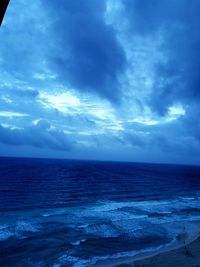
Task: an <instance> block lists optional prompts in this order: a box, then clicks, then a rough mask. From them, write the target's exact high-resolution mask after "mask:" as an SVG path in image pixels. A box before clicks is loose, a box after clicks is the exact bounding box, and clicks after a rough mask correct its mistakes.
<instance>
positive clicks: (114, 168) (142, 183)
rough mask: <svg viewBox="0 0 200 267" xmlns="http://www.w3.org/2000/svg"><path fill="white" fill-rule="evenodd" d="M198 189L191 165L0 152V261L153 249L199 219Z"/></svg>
mask: <svg viewBox="0 0 200 267" xmlns="http://www.w3.org/2000/svg"><path fill="white" fill-rule="evenodd" d="M199 193H200V167H195V166H178V165H159V164H134V163H112V162H92V161H67V160H46V159H45V160H44V159H14V158H0V266H1V267H2V266H20V267H23V266H54V267H58V266H91V265H92V264H95V263H96V262H98V261H99V260H104V259H108V258H113V259H116V258H119V257H123V256H133V255H135V254H137V253H138V252H140V251H146V250H149V249H156V248H158V247H160V246H162V245H165V244H169V243H170V242H172V241H173V240H174V238H175V237H176V235H177V234H179V233H180V232H181V231H183V225H184V224H185V223H186V222H188V221H193V220H199V219H200V195H199ZM172 226H173V227H172Z"/></svg>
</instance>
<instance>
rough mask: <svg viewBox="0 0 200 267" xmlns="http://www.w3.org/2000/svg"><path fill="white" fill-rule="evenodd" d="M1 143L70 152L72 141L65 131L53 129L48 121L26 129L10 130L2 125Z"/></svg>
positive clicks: (0, 128)
mask: <svg viewBox="0 0 200 267" xmlns="http://www.w3.org/2000/svg"><path fill="white" fill-rule="evenodd" d="M0 142H1V143H4V144H9V145H14V146H18V145H28V146H32V147H38V148H50V149H55V150H63V151H68V150H70V149H71V147H72V141H71V140H69V138H68V137H67V136H66V134H65V133H64V132H63V131H60V130H56V129H51V125H50V123H49V122H47V121H46V120H40V121H38V122H37V123H36V124H35V125H31V126H29V127H26V128H25V129H18V128H14V129H10V128H7V127H3V126H2V125H0Z"/></svg>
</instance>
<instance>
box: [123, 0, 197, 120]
mask: <svg viewBox="0 0 200 267" xmlns="http://www.w3.org/2000/svg"><path fill="white" fill-rule="evenodd" d="M123 5H124V8H125V13H126V14H127V15H128V25H129V31H130V33H133V34H135V35H137V36H140V37H141V38H147V37H150V36H151V37H152V36H153V37H154V38H161V39H162V42H161V45H160V47H158V49H159V50H160V51H161V52H162V54H163V57H164V59H163V60H162V61H161V60H160V61H159V60H158V61H157V62H156V63H155V65H154V72H155V79H154V83H153V90H152V94H151V97H150V99H149V105H150V106H151V107H152V109H153V110H154V111H156V112H158V113H159V114H160V115H164V114H165V113H166V112H167V109H168V107H169V106H172V105H173V104H174V103H177V102H178V103H179V102H181V103H184V104H185V105H187V104H189V105H192V103H193V101H199V99H200V91H199V87H200V79H199V70H200V50H199V46H200V37H199V24H200V17H199V13H198V10H199V9H200V2H199V1H198V0H194V1H191V2H188V1H187V0H180V1H174V0H163V1H159V0H150V1H149V0H144V1H140V0H133V1H132V0H124V1H123ZM147 60H148V59H147Z"/></svg>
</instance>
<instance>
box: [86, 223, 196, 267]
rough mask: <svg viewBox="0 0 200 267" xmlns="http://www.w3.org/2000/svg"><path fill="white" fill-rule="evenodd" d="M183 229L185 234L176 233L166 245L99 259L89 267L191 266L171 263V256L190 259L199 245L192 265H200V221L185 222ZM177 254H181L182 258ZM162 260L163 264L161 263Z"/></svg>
mask: <svg viewBox="0 0 200 267" xmlns="http://www.w3.org/2000/svg"><path fill="white" fill-rule="evenodd" d="M185 231H186V233H185V234H184V233H183V234H180V235H177V236H176V239H175V240H173V241H172V242H170V243H168V244H166V245H163V246H160V247H157V248H151V249H149V250H148V249H147V250H146V251H145V250H144V252H140V253H138V254H135V255H134V256H126V257H120V258H116V259H114V258H113V259H108V260H99V261H97V262H96V263H95V264H92V265H90V266H91V267H162V266H163V267H164V266H165V267H168V266H169V267H174V266H177V267H178V266H181V267H184V266H185V267H190V266H192V267H193V265H183V264H182V263H181V264H182V265H177V264H175V265H173V260H172V258H174V257H175V259H176V258H178V259H179V260H183V259H184V260H185V258H191V259H192V255H193V254H194V253H193V251H195V248H196V247H199V250H198V253H197V255H198V254H199V257H198V258H199V259H198V264H199V265H196V266H194V267H200V221H189V222H187V224H186V228H185ZM193 246H194V247H193ZM186 247H187V249H188V251H189V255H187V253H186ZM174 254H175V256H174ZM176 254H177V255H176ZM179 254H181V256H182V258H183V259H182V258H181V256H180V255H179ZM178 255H179V257H178ZM190 256H191V257H190ZM162 259H163V260H162ZM195 259H196V258H195ZM158 260H159V261H161V263H160V262H157V261H158ZM171 260H172V262H171V265H170V263H168V262H169V261H171ZM184 260H183V261H184ZM154 262H155V265H154ZM162 262H163V264H164V265H162ZM152 264H153V265H152Z"/></svg>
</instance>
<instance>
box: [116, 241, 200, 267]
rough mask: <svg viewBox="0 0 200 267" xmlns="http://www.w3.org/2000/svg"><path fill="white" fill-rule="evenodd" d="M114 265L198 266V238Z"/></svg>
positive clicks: (131, 266)
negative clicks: (149, 255) (176, 247)
mask: <svg viewBox="0 0 200 267" xmlns="http://www.w3.org/2000/svg"><path fill="white" fill-rule="evenodd" d="M115 266H116V267H200V238H198V239H196V240H195V241H193V242H192V243H190V244H188V245H186V247H185V246H183V247H181V248H178V249H175V250H171V251H168V252H163V253H160V254H158V255H156V256H153V257H150V258H146V259H143V260H138V261H135V262H133V263H127V264H126V263H124V264H118V265H115Z"/></svg>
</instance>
